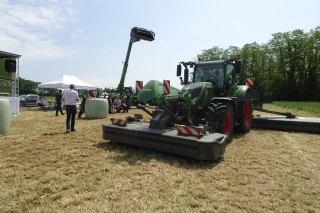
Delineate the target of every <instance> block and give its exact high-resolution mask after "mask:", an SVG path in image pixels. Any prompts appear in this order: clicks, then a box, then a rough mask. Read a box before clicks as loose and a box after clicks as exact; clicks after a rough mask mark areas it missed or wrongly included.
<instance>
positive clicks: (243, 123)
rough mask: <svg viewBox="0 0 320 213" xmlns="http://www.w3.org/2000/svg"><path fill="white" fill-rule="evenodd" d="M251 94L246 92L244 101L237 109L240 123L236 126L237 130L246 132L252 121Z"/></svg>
mask: <svg viewBox="0 0 320 213" xmlns="http://www.w3.org/2000/svg"><path fill="white" fill-rule="evenodd" d="M252 111H253V109H252V94H251V92H249V91H248V92H247V94H246V98H245V100H244V103H243V104H242V105H241V106H240V110H239V116H240V117H239V123H240V125H239V126H238V127H237V128H236V130H237V132H240V133H247V132H249V131H250V128H251V122H252Z"/></svg>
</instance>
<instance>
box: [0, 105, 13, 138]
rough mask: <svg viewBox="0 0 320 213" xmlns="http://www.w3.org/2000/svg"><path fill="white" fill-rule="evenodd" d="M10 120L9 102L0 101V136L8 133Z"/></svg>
mask: <svg viewBox="0 0 320 213" xmlns="http://www.w3.org/2000/svg"><path fill="white" fill-rule="evenodd" d="M10 120H11V110H10V101H9V100H8V99H0V134H5V133H7V132H9V129H10Z"/></svg>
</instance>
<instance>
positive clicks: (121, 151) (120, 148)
mask: <svg viewBox="0 0 320 213" xmlns="http://www.w3.org/2000/svg"><path fill="white" fill-rule="evenodd" d="M93 146H95V147H97V148H99V149H103V150H105V151H109V152H116V153H118V154H117V155H115V156H114V157H113V160H114V161H115V162H121V161H125V162H127V163H128V164H130V165H139V164H142V163H145V162H149V161H151V160H157V161H160V162H163V163H166V164H169V165H171V166H175V167H179V168H185V169H192V170H194V169H212V168H213V167H215V166H217V165H218V164H219V163H220V162H222V161H223V157H220V158H219V159H218V160H217V161H200V160H196V159H192V158H188V157H184V156H180V155H175V154H171V153H164V152H158V151H152V150H150V149H145V148H141V147H136V146H130V145H127V144H123V143H117V142H113V141H109V142H105V141H104V142H100V143H97V144H95V145H93Z"/></svg>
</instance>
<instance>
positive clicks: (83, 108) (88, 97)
mask: <svg viewBox="0 0 320 213" xmlns="http://www.w3.org/2000/svg"><path fill="white" fill-rule="evenodd" d="M90 98H91V97H90V95H89V91H88V90H86V91H85V92H84V94H83V96H82V102H81V104H80V112H79V114H78V118H81V115H82V114H83V113H85V112H86V108H85V107H86V101H87V99H90Z"/></svg>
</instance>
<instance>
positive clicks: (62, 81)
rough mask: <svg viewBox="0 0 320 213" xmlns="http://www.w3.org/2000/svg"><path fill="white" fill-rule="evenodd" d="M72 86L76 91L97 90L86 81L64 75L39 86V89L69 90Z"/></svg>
mask: <svg viewBox="0 0 320 213" xmlns="http://www.w3.org/2000/svg"><path fill="white" fill-rule="evenodd" d="M70 84H74V86H75V88H76V89H89V90H90V89H96V88H97V87H96V86H92V85H90V84H88V83H86V82H84V81H81V80H80V79H78V78H77V77H76V76H73V75H62V76H60V77H59V78H56V79H54V80H52V81H48V82H46V83H43V84H39V85H38V87H39V88H55V89H67V88H69V86H70Z"/></svg>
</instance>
